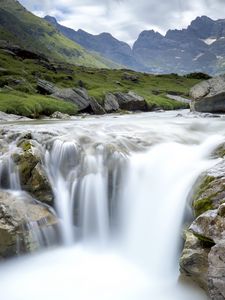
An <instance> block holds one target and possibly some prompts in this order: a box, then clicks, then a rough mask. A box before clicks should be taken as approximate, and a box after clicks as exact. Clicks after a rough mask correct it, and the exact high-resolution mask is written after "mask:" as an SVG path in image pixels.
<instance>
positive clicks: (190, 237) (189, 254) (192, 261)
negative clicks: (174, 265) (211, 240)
mask: <svg viewBox="0 0 225 300" xmlns="http://www.w3.org/2000/svg"><path fill="white" fill-rule="evenodd" d="M209 251H210V248H208V247H204V245H203V243H202V242H201V241H200V240H199V239H198V238H197V237H196V236H195V235H194V234H193V232H191V231H190V230H187V231H186V232H185V245H184V250H183V252H182V254H181V258H180V271H181V273H182V274H185V275H186V276H188V277H191V278H192V279H193V280H194V281H195V282H197V283H198V284H199V285H200V286H201V287H202V288H204V289H205V290H207V289H208V276H207V272H208V254H209Z"/></svg>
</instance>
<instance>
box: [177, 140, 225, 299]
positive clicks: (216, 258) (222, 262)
mask: <svg viewBox="0 0 225 300" xmlns="http://www.w3.org/2000/svg"><path fill="white" fill-rule="evenodd" d="M224 149H225V148H224V146H221V147H219V148H218V149H217V151H216V152H215V153H214V156H215V157H219V158H220V159H221V160H220V162H218V164H217V165H216V166H215V167H213V168H212V169H210V170H208V171H207V172H206V173H205V174H203V175H202V176H201V178H200V179H199V181H198V183H197V184H196V187H195V189H194V192H193V194H192V196H191V199H190V201H191V205H192V209H193V213H194V215H195V218H196V219H195V220H194V222H193V223H192V224H191V225H190V227H189V228H188V229H187V230H186V231H185V245H184V250H183V253H182V256H181V259H180V269H181V272H182V273H184V274H185V275H187V276H189V277H191V278H192V279H193V280H194V281H196V282H197V283H198V284H199V285H200V286H201V287H203V288H204V289H205V290H206V291H207V293H209V295H210V297H211V299H213V300H219V299H221V300H222V299H225V275H224V274H225V273H224V271H225V256H224V253H225V160H224V154H225V150H224Z"/></svg>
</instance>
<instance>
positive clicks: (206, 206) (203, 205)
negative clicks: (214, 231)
mask: <svg viewBox="0 0 225 300" xmlns="http://www.w3.org/2000/svg"><path fill="white" fill-rule="evenodd" d="M193 208H194V211H195V216H196V217H198V216H200V215H201V214H203V213H204V212H206V211H208V210H211V209H213V202H212V200H211V198H203V199H199V200H196V201H195V202H194V203H193Z"/></svg>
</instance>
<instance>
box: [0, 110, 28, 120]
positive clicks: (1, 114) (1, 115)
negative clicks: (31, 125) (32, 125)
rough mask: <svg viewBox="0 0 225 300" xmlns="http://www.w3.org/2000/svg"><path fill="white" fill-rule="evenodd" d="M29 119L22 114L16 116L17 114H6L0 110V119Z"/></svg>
mask: <svg viewBox="0 0 225 300" xmlns="http://www.w3.org/2000/svg"><path fill="white" fill-rule="evenodd" d="M28 120H30V118H27V117H23V116H18V115H13V114H7V113H4V112H2V111H0V121H3V122H5V121H9V122H13V121H28Z"/></svg>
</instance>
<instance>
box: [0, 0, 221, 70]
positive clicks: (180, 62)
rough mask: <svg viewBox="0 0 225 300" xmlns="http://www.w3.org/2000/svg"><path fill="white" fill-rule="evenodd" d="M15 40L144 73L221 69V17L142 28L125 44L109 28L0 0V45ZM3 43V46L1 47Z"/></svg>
mask: <svg viewBox="0 0 225 300" xmlns="http://www.w3.org/2000/svg"><path fill="white" fill-rule="evenodd" d="M5 44H11V45H13V44H14V45H18V46H19V47H22V48H24V49H27V50H31V51H33V52H37V53H40V54H41V55H44V56H46V57H47V58H48V59H55V60H58V61H62V62H67V63H71V64H76V65H83V66H87V67H95V68H128V69H133V70H136V71H141V72H149V73H179V74H184V73H190V72H205V73H209V74H213V75H214V74H220V73H225V20H217V21H214V20H212V19H210V18H208V17H206V16H202V17H198V18H196V19H195V20H194V21H192V22H191V24H190V26H188V28H187V29H182V30H169V31H168V32H167V33H166V35H165V36H163V35H161V34H160V33H158V32H155V31H153V30H149V31H143V32H142V33H141V34H140V35H139V37H138V39H137V41H136V42H135V43H134V45H133V47H132V48H131V47H130V46H129V45H128V44H126V43H125V42H122V41H119V40H117V39H116V38H114V37H113V36H112V35H111V34H109V33H101V34H99V35H92V34H90V33H88V32H85V31H83V30H81V29H80V30H78V31H76V30H73V29H70V28H67V27H65V26H62V25H60V24H59V23H58V22H57V20H56V19H55V18H54V17H51V16H46V17H45V18H44V19H42V18H39V17H37V16H35V15H33V14H32V13H31V12H29V11H28V10H27V9H26V8H24V7H23V6H22V5H21V4H20V3H19V1H16V0H0V47H5V46H4V45H5ZM1 45H3V46H1Z"/></svg>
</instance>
